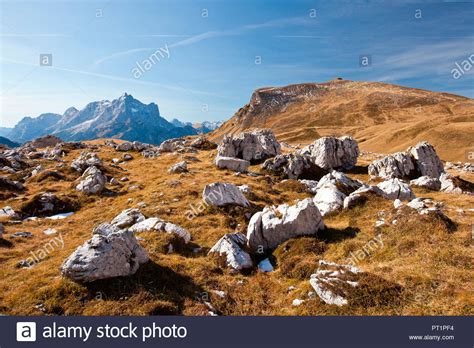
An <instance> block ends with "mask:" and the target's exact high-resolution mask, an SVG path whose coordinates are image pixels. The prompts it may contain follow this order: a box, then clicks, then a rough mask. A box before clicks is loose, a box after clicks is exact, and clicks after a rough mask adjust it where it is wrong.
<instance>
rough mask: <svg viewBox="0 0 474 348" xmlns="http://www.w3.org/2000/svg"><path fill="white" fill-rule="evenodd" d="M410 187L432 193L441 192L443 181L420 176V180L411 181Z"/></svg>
mask: <svg viewBox="0 0 474 348" xmlns="http://www.w3.org/2000/svg"><path fill="white" fill-rule="evenodd" d="M410 185H411V186H416V187H421V188H424V189H427V190H432V191H439V190H440V189H441V181H440V180H439V179H438V178H431V177H429V176H420V177H419V178H418V179H414V180H411V181H410Z"/></svg>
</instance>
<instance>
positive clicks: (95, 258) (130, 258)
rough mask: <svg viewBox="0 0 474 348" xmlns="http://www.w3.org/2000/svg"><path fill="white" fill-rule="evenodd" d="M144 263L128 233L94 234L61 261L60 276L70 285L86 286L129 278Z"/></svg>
mask: <svg viewBox="0 0 474 348" xmlns="http://www.w3.org/2000/svg"><path fill="white" fill-rule="evenodd" d="M148 260H149V257H148V254H147V252H146V251H145V249H143V248H142V247H141V246H140V245H139V244H138V242H137V240H136V239H135V237H134V235H133V233H132V232H127V231H121V232H115V233H110V234H109V235H107V236H104V235H99V234H94V235H93V236H92V238H91V239H89V240H88V241H86V242H85V243H84V244H83V245H82V246H80V247H79V248H77V249H76V251H74V252H73V253H72V254H71V255H70V256H69V257H68V258H67V259H66V260H65V261H64V263H63V264H62V266H61V272H62V274H63V275H64V276H66V277H68V278H71V279H72V280H74V281H78V282H84V283H87V282H92V281H95V280H99V279H108V278H113V277H123V276H130V275H133V274H135V272H136V271H137V270H138V268H139V267H140V265H141V264H144V263H146V262H148Z"/></svg>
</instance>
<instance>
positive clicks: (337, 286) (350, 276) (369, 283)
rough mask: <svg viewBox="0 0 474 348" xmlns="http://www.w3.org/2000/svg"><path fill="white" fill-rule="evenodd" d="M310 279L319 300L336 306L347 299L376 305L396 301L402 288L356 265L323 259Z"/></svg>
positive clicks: (342, 303) (347, 300) (347, 301)
mask: <svg viewBox="0 0 474 348" xmlns="http://www.w3.org/2000/svg"><path fill="white" fill-rule="evenodd" d="M309 282H310V284H311V286H312V287H313V289H314V290H315V292H316V294H317V295H318V296H319V298H320V299H321V300H322V301H324V302H325V303H327V304H331V305H336V306H344V305H347V304H348V303H349V302H351V303H353V304H354V305H360V306H365V307H367V306H377V305H380V303H386V302H387V301H396V300H397V298H398V297H399V296H400V294H401V291H402V287H401V286H400V285H398V284H394V283H391V282H388V281H386V280H384V279H383V278H380V277H378V276H376V275H373V274H370V273H366V272H363V271H362V270H361V269H359V268H357V267H354V266H350V265H338V264H336V263H334V262H327V261H324V260H320V261H319V269H318V271H317V272H316V273H315V274H312V275H311V278H310V280H309ZM367 294H370V296H367Z"/></svg>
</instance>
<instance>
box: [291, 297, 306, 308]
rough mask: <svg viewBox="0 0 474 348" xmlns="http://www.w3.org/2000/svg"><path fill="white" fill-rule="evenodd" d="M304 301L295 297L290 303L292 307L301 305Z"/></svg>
mask: <svg viewBox="0 0 474 348" xmlns="http://www.w3.org/2000/svg"><path fill="white" fill-rule="evenodd" d="M303 303H304V300H300V299H299V298H295V299H294V300H293V302H292V303H291V304H292V305H293V306H294V307H298V306H301V305H302V304H303Z"/></svg>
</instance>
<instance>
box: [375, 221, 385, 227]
mask: <svg viewBox="0 0 474 348" xmlns="http://www.w3.org/2000/svg"><path fill="white" fill-rule="evenodd" d="M382 226H385V220H383V219H381V220H377V221H375V227H382Z"/></svg>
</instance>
